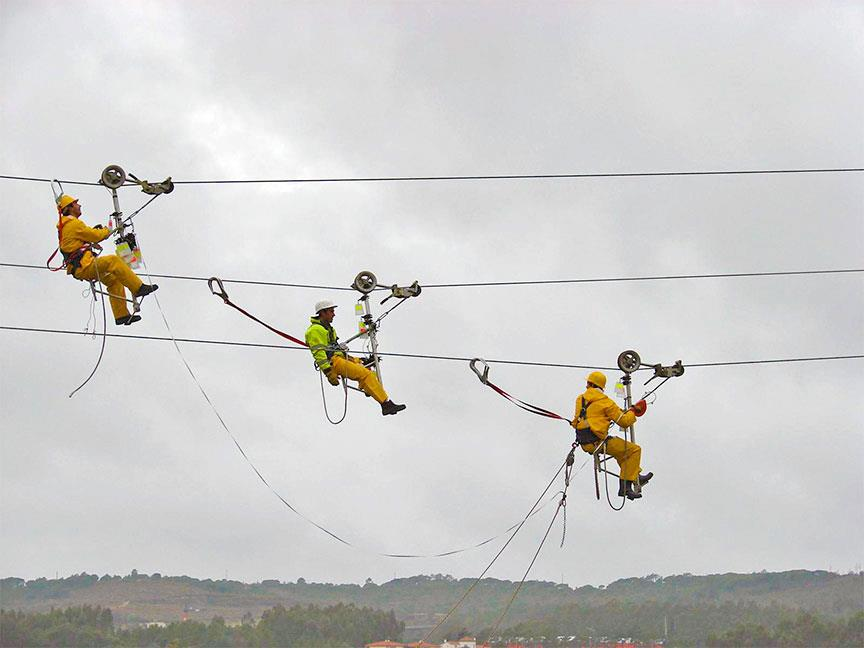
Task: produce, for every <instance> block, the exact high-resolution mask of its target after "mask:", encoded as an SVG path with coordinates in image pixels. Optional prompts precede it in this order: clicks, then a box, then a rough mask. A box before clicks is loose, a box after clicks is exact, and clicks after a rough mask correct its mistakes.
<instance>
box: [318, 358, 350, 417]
mask: <svg viewBox="0 0 864 648" xmlns="http://www.w3.org/2000/svg"><path fill="white" fill-rule="evenodd" d="M318 377H319V378H320V379H321V400H322V401H323V402H324V416H326V417H327V421H329V422H330V423H332V424H333V425H339V424H340V423H341V422H342V421H344V420H345V417H346V416H347V415H348V382H347V381H346V380H345V379H344V378H343V379H342V391H343V392H344V395H345V401H344V403H343V407H342V418H340V419H339V420H338V421H334V420H333V419H331V418H330V412H329V411H328V410H327V396H326V395H325V394H324V372H323V371H321V370H319V371H318Z"/></svg>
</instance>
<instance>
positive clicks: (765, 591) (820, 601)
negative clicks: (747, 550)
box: [0, 570, 864, 637]
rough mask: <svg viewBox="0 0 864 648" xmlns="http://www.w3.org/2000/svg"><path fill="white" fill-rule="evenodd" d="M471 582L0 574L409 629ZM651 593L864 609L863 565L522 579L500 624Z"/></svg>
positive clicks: (693, 602)
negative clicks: (385, 614) (341, 614)
mask: <svg viewBox="0 0 864 648" xmlns="http://www.w3.org/2000/svg"><path fill="white" fill-rule="evenodd" d="M472 582H473V579H454V578H453V577H451V576H445V575H441V574H436V575H432V576H413V577H411V578H400V579H395V580H392V581H389V582H387V583H383V584H381V585H377V584H375V583H373V582H371V581H367V583H366V584H365V585H362V586H361V585H334V584H330V583H307V582H306V581H305V580H303V579H299V580H298V581H297V582H296V583H281V582H279V581H275V580H265V581H263V582H260V583H241V582H238V581H230V580H216V581H214V580H210V579H206V580H198V579H195V578H190V577H188V576H162V575H160V574H153V575H149V576H148V575H146V574H138V573H137V572H136V571H134V570H133V572H132V573H131V574H129V575H127V576H122V577H121V576H107V575H106V576H102V577H99V576H96V575H90V574H80V575H76V576H70V577H69V578H62V579H56V580H50V579H45V578H39V579H36V580H31V581H24V580H23V579H20V578H4V579H2V580H0V605H2V607H3V608H4V609H6V610H20V611H24V612H37V611H47V610H49V609H51V608H52V607H53V608H65V607H69V606H80V605H90V606H94V607H95V606H101V607H103V608H105V607H107V608H110V609H111V610H112V613H113V615H114V623H115V624H116V625H118V626H125V625H132V624H137V623H144V622H154V621H161V622H171V621H178V620H181V619H190V620H196V621H210V620H211V619H212V618H213V617H214V616H220V617H222V618H224V619H225V620H226V622H228V623H232V622H234V623H236V622H239V621H240V620H241V619H242V618H243V616H244V615H251V616H252V617H253V618H258V617H259V616H260V615H261V613H262V612H264V611H265V610H267V609H270V608H272V607H274V606H276V605H282V606H285V607H290V606H293V605H297V604H301V605H307V604H315V605H318V606H329V605H336V604H338V603H346V604H348V603H350V604H354V605H356V606H358V607H369V608H377V609H380V610H385V611H389V610H393V611H394V612H395V614H396V617H397V618H398V619H399V620H400V621H405V623H406V636H407V637H411V636H412V635H417V634H422V632H423V630H424V629H425V628H428V627H430V626H431V625H433V624H434V623H435V622H436V620H438V619H440V618H441V616H442V615H443V614H444V613H446V612H447V611H448V610H449V609H450V607H451V606H452V605H453V603H455V602H456V600H457V599H458V598H459V597H460V596H461V595H462V593H463V592H464V591H465V590H466V589H467V588H468V587H469V586H470V585H471V583H472ZM514 586H515V584H514V583H512V582H510V581H504V580H497V579H484V580H483V581H481V583H480V584H479V585H478V586H477V587H476V588H475V589H474V591H473V592H472V594H471V596H469V597H468V599H467V600H466V601H465V603H464V604H463V605H462V606H461V607H460V609H459V611H458V613H457V614H456V615H454V617H453V619H452V620H451V621H450V622H449V623H448V626H451V627H453V628H461V627H465V628H473V629H479V628H484V627H489V626H491V625H492V624H493V623H494V622H495V620H496V618H497V616H498V615H499V614H500V613H501V611H502V610H503V608H504V606H505V604H506V602H507V600H508V599H509V597H510V596H511V594H512V592H513V588H514ZM649 603H650V604H651V605H652V606H654V607H655V608H656V610H667V609H673V607H675V606H678V609H684V608H686V607H688V606H690V607H694V606H696V607H698V606H703V607H710V608H717V609H720V608H722V607H723V606H728V605H731V604H736V605H739V606H741V605H745V606H753V605H755V606H773V607H775V608H782V609H792V610H804V611H809V612H815V613H818V614H820V615H823V616H827V617H841V616H848V615H850V614H853V613H856V612H860V611H861V610H862V609H864V573H854V574H846V575H841V574H835V573H831V572H825V571H804V570H797V571H787V572H779V573H766V572H762V573H754V574H715V575H709V576H693V575H691V574H683V575H678V576H666V577H660V576H658V575H656V574H652V575H650V576H646V577H644V578H627V579H623V580H618V581H615V582H613V583H611V584H609V585H608V586H606V587H603V586H601V587H593V586H584V587H577V588H571V587H569V586H567V585H562V584H556V583H550V582H543V581H528V582H526V583H525V585H524V586H523V588H522V590H521V592H520V595H519V597H518V598H517V600H516V602H515V604H514V605H513V608H512V609H511V612H510V613H509V615H508V617H507V625H509V626H513V625H514V624H517V623H519V622H521V621H532V620H533V621H536V620H539V619H543V618H546V619H549V618H554V616H555V614H559V615H566V614H577V612H578V610H584V609H596V608H604V609H609V606H610V605H611V606H615V605H618V606H623V607H622V609H633V606H639V605H642V606H644V605H646V604H649ZM628 606H629V607H628ZM556 611H558V612H556ZM654 613H659V612H652V614H654ZM550 615H552V616H550ZM661 616H662V614H661ZM247 618H248V616H247Z"/></svg>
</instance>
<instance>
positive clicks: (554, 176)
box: [0, 167, 864, 187]
mask: <svg viewBox="0 0 864 648" xmlns="http://www.w3.org/2000/svg"><path fill="white" fill-rule="evenodd" d="M861 171H864V168H851V167H840V168H817V169H748V170H740V169H739V170H726V171H634V172H621V173H524V174H523V173H512V174H490V175H439V176H368V177H356V178H338V177H337V178H267V179H249V180H173V183H174V184H175V185H215V184H304V183H308V184H312V183H328V182H331V183H335V182H429V181H442V180H445V181H446V180H573V179H580V178H668V177H686V176H735V175H781V174H791V173H857V172H861ZM0 179H3V180H24V181H31V182H51V179H50V178H32V177H27V176H13V175H0ZM61 182H65V183H66V184H74V185H89V186H99V183H98V182H84V181H80V180H61ZM123 186H124V187H134V186H137V185H136V184H135V183H127V184H125V185H123Z"/></svg>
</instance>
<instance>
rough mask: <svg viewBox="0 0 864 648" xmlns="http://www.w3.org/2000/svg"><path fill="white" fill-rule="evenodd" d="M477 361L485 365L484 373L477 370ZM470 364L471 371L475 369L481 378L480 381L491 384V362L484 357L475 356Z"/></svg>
mask: <svg viewBox="0 0 864 648" xmlns="http://www.w3.org/2000/svg"><path fill="white" fill-rule="evenodd" d="M477 363H480V364H482V365H483V371H482V373H481V372H480V371H478V370H477ZM468 366H469V367H471V371H473V372H474V373H475V374H476V375H477V378H479V379H480V382H481V383H483V384H484V385H488V384H489V364H488V363H487V362H486V361H485V360H484V359H483V358H474V359H473V360H471V362H469V363H468Z"/></svg>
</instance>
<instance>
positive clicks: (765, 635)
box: [707, 612, 864, 648]
mask: <svg viewBox="0 0 864 648" xmlns="http://www.w3.org/2000/svg"><path fill="white" fill-rule="evenodd" d="M707 645H708V646H709V648H739V647H740V648H750V647H757V646H758V647H760V648H761V647H763V646H764V647H766V648H772V647H774V646H778V647H779V646H784V647H786V646H789V647H796V646H800V647H802V648H811V647H812V648H823V647H824V648H835V647H836V648H844V647H847V646H864V612H857V613H855V614H853V615H851V616H850V617H849V618H848V619H838V620H836V621H835V620H831V619H822V618H819V617H817V616H816V615H814V614H811V613H810V612H798V613H796V614H794V615H787V616H785V617H784V618H783V619H781V620H780V622H779V623H778V624H777V626H776V627H775V628H773V629H772V630H767V629H766V628H765V627H764V626H762V625H759V624H754V623H746V624H741V625H738V626H736V627H734V628H732V629H731V630H727V631H726V632H724V633H723V634H721V635H720V636H717V635H714V634H712V635H710V636H709V637H708V643H707Z"/></svg>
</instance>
